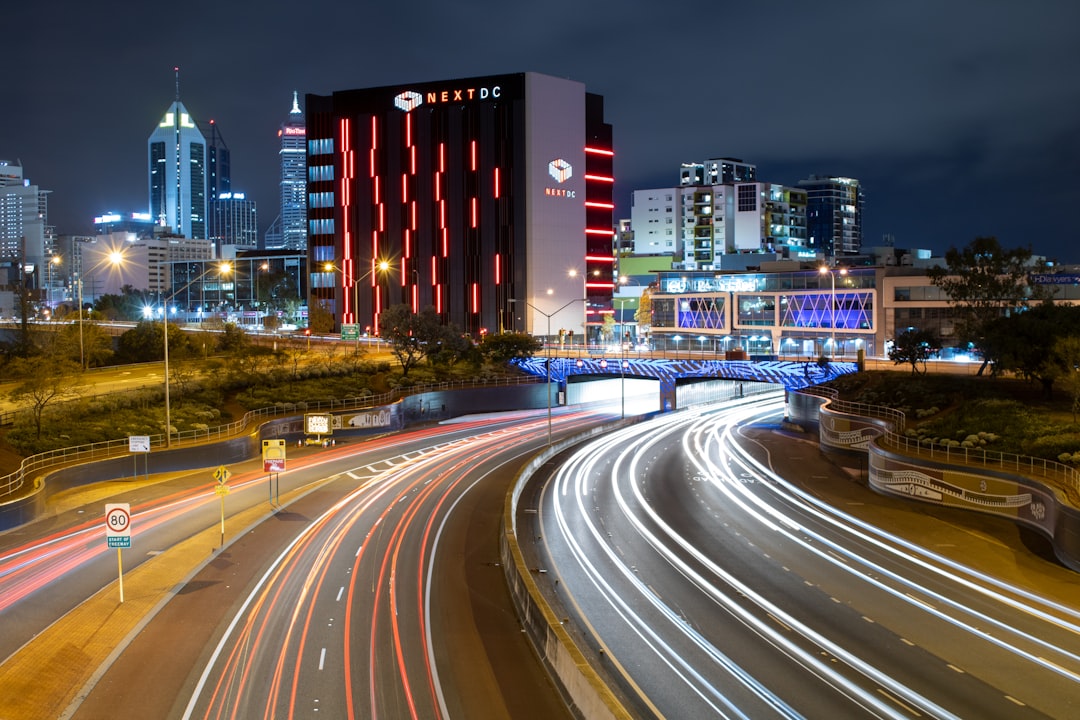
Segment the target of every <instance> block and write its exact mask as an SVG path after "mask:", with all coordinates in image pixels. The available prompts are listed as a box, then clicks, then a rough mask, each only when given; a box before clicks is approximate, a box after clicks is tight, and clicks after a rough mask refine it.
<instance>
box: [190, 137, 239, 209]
mask: <svg viewBox="0 0 1080 720" xmlns="http://www.w3.org/2000/svg"><path fill="white" fill-rule="evenodd" d="M196 124H197V125H198V126H199V132H201V133H202V134H203V139H204V140H206V200H207V202H212V201H213V200H215V199H217V197H218V196H219V195H221V194H222V193H228V192H232V167H231V162H230V158H229V147H228V146H227V145H226V144H225V138H224V137H222V135H221V128H220V127H218V124H217V123H216V122H214V121H213V120H210V121H209V122H198V123H196Z"/></svg>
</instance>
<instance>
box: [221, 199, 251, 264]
mask: <svg viewBox="0 0 1080 720" xmlns="http://www.w3.org/2000/svg"><path fill="white" fill-rule="evenodd" d="M258 220H259V218H258V214H257V213H256V210H255V201H254V200H248V199H247V196H246V195H245V194H244V193H241V192H236V193H234V192H227V193H221V194H220V195H218V197H217V199H215V200H211V201H210V240H212V241H213V242H214V245H215V246H216V247H217V249H218V255H219V256H220V255H221V250H222V248H223V247H224V246H226V245H235V246H236V248H237V249H242V250H251V249H255V248H257V247H259V222H258Z"/></svg>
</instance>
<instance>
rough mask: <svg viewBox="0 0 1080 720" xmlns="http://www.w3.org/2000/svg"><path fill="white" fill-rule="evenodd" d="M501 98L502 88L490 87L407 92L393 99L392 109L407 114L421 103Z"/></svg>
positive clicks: (432, 103) (435, 103)
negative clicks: (394, 108) (421, 92)
mask: <svg viewBox="0 0 1080 720" xmlns="http://www.w3.org/2000/svg"><path fill="white" fill-rule="evenodd" d="M500 97H502V87H501V86H499V85H492V86H491V87H480V88H453V89H448V90H430V91H428V92H426V93H424V94H423V95H421V94H420V93H418V92H415V91H413V90H407V91H405V92H403V93H400V94H399V95H397V96H395V97H394V107H396V108H397V109H399V110H404V111H405V112H409V111H410V110H414V109H416V108H417V107H419V106H420V105H421V104H422V103H425V102H426V103H428V104H429V105H441V104H443V103H457V102H469V101H472V100H494V99H498V98H500Z"/></svg>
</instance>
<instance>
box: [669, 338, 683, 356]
mask: <svg viewBox="0 0 1080 720" xmlns="http://www.w3.org/2000/svg"><path fill="white" fill-rule="evenodd" d="M671 339H672V340H674V341H675V359H676V360H678V359H679V343H681V342H682V335H676V336H674V337H673V338H671Z"/></svg>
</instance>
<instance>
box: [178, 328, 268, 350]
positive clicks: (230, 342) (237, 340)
mask: <svg viewBox="0 0 1080 720" xmlns="http://www.w3.org/2000/svg"><path fill="white" fill-rule="evenodd" d="M170 342H171V340H170ZM250 345H251V338H250V337H249V336H248V334H247V332H246V331H245V330H244V328H242V327H240V326H239V325H237V324H236V323H234V322H227V323H225V325H224V327H223V328H222V331H221V334H220V335H218V338H217V348H218V350H221V351H222V352H227V353H232V354H243V353H244V352H245V351H246V350H247V349H248V348H249V347H250Z"/></svg>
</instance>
